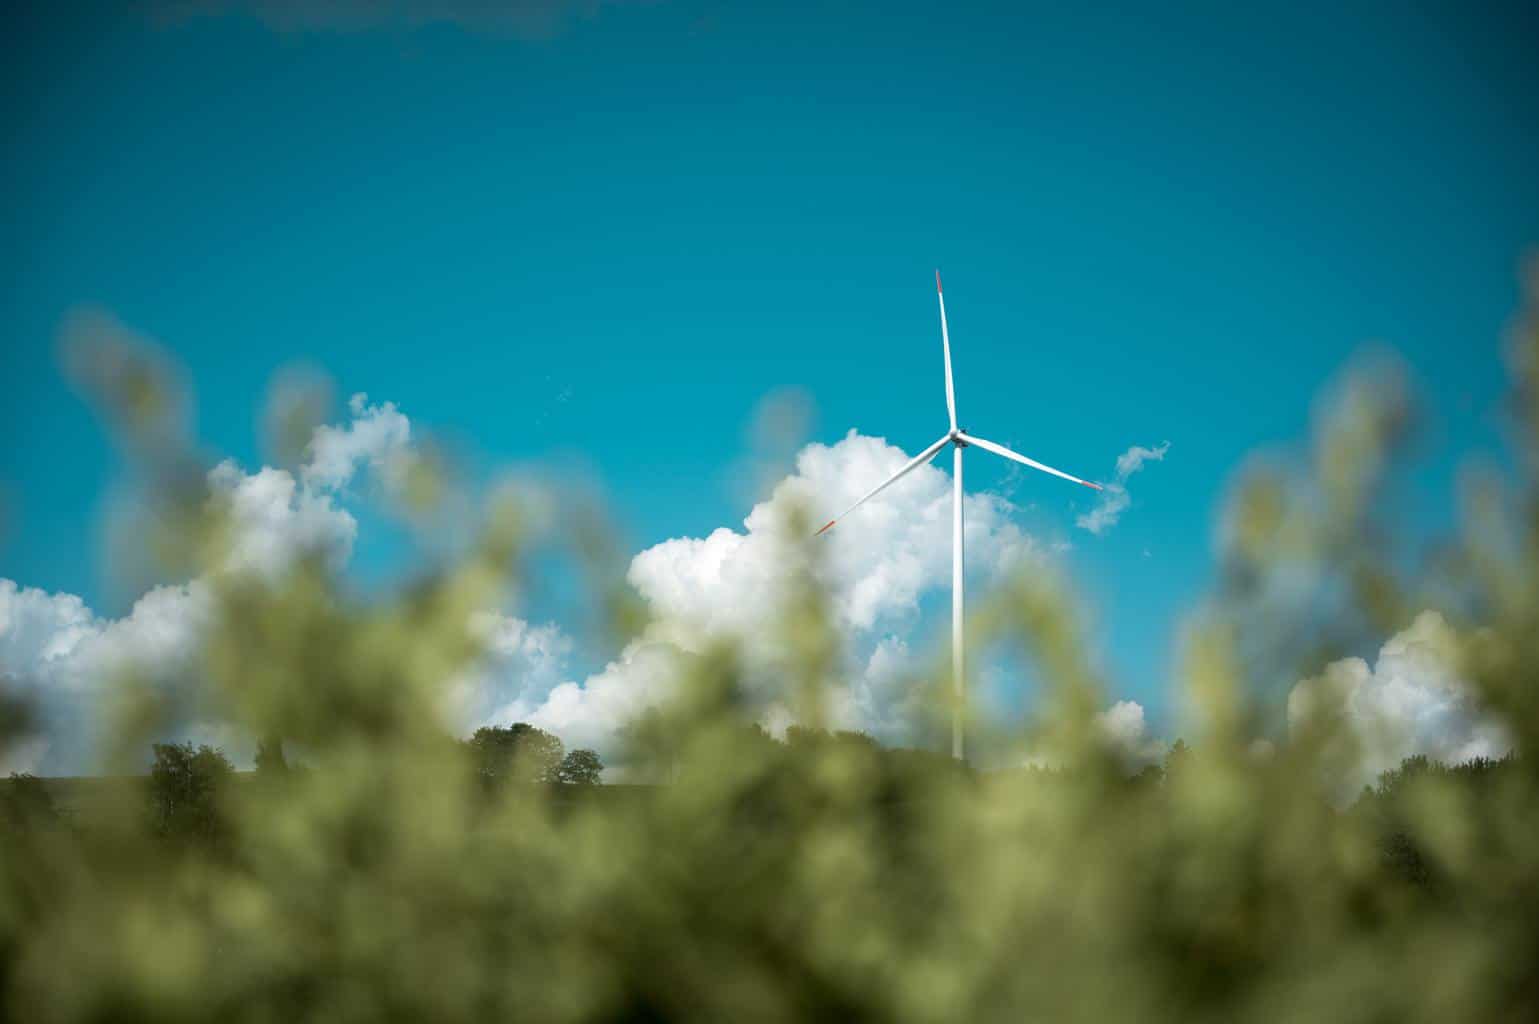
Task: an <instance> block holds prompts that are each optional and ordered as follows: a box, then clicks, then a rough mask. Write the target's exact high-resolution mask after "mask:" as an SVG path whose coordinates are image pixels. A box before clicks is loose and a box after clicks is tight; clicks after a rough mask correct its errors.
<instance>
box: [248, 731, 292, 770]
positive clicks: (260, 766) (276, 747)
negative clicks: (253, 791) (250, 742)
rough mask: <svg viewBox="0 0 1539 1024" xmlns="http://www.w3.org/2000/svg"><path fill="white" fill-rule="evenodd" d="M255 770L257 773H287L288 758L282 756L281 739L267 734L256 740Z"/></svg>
mask: <svg viewBox="0 0 1539 1024" xmlns="http://www.w3.org/2000/svg"><path fill="white" fill-rule="evenodd" d="M256 770H257V774H258V775H267V776H283V775H287V774H288V773H289V762H288V758H286V757H284V756H283V740H282V738H280V737H278V736H269V737H267V738H266V739H263V740H259V741H258V742H257V751H256Z"/></svg>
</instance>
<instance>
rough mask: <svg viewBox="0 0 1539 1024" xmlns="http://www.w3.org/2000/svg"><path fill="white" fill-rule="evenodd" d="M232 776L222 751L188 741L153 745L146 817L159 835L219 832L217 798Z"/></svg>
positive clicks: (220, 820)
mask: <svg viewBox="0 0 1539 1024" xmlns="http://www.w3.org/2000/svg"><path fill="white" fill-rule="evenodd" d="M234 775H235V766H234V765H232V764H231V763H230V759H229V758H227V757H225V756H224V752H223V751H221V750H216V749H215V748H213V747H210V746H207V745H204V746H200V747H198V748H196V749H194V748H193V745H192V744H191V743H157V744H155V763H154V765H153V766H151V768H150V816H151V823H152V825H153V827H154V829H155V831H156V832H158V833H159V834H161V835H163V836H179V837H185V838H193V839H202V840H212V839H217V838H219V837H220V836H221V835H222V833H223V824H224V823H223V818H222V816H221V814H220V806H219V805H220V801H221V800H222V798H223V795H224V792H225V790H226V788H227V787H228V785H229V782H230V780H231V779H232V778H233V777H234Z"/></svg>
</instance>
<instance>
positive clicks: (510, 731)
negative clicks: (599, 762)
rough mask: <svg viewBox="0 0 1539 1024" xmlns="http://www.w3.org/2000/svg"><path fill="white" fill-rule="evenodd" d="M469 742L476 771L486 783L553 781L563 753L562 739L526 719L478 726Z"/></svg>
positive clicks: (557, 772) (558, 769) (557, 774)
mask: <svg viewBox="0 0 1539 1024" xmlns="http://www.w3.org/2000/svg"><path fill="white" fill-rule="evenodd" d="M468 745H469V747H470V753H471V757H472V758H473V759H474V762H475V769H476V774H477V775H479V776H480V777H481V778H482V779H483V780H484V781H486V782H488V783H498V782H556V781H558V780H559V778H560V772H561V759H562V757H563V755H564V754H565V752H566V748H565V746H564V745H563V744H562V742H561V740H559V739H557V738H556V737H555V736H552V735H551V734H550V733H548V732H546V731H545V730H544V729H539V728H536V727H535V726H532V725H530V724H528V723H527V722H515V723H514V724H513V725H506V726H504V725H492V726H485V727H483V728H480V729H477V730H476V731H475V734H474V735H472V736H471V737H470V741H469V744H468Z"/></svg>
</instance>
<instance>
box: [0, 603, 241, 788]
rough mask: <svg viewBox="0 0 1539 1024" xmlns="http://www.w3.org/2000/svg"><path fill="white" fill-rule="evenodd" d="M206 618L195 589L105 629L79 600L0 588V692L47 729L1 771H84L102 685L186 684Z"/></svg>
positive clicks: (106, 623) (138, 608)
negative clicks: (134, 680) (125, 678)
mask: <svg viewBox="0 0 1539 1024" xmlns="http://www.w3.org/2000/svg"><path fill="white" fill-rule="evenodd" d="M209 609H210V599H209V594H208V590H207V587H206V585H205V584H203V583H202V582H199V581H193V582H191V583H187V584H182V585H179V586H163V587H156V588H155V589H153V590H151V591H149V592H148V593H146V594H145V595H144V596H143V597H141V598H140V599H139V600H138V601H137V602H135V604H134V606H133V608H132V609H131V610H130V611H129V613H128V614H127V615H125V616H124V617H122V618H120V619H102V618H100V617H98V616H97V615H96V614H95V613H94V612H92V611H91V609H90V608H88V607H87V606H86V604H85V602H84V601H82V600H81V599H80V598H78V597H76V596H75V595H73V594H49V593H46V592H44V591H42V590H38V589H36V588H33V587H26V588H23V587H20V586H18V585H17V584H16V583H15V582H13V581H11V580H7V579H0V685H3V686H4V687H5V689H6V690H7V691H8V692H10V693H12V694H15V695H19V696H22V697H24V698H27V699H28V700H29V701H30V702H31V703H32V705H33V706H34V708H36V709H37V711H38V713H39V716H40V719H41V722H40V724H41V727H42V728H41V729H40V735H39V736H38V738H37V739H36V740H35V741H33V742H31V743H28V744H24V745H23V746H22V747H21V748H19V749H17V750H15V751H12V752H10V755H9V757H8V758H7V759H5V760H6V763H4V764H0V771H31V772H39V773H45V774H66V773H76V772H80V771H83V770H85V769H86V768H87V767H88V766H89V757H90V753H91V750H92V748H93V746H94V743H95V739H96V728H97V726H98V725H99V718H100V714H101V711H102V706H101V705H102V697H103V690H102V687H103V684H104V682H105V681H106V680H108V679H111V678H114V677H115V676H117V675H118V674H120V673H123V672H127V671H136V672H142V673H146V674H147V675H150V676H152V677H153V678H154V679H155V680H157V681H160V682H162V683H164V684H166V685H172V684H175V683H176V682H178V681H182V680H184V679H185V678H186V676H187V674H188V673H189V672H190V671H191V669H192V666H193V659H194V656H195V653H196V650H197V643H198V638H199V636H200V635H201V633H202V631H203V629H204V627H205V625H206V623H207V621H208V614H209Z"/></svg>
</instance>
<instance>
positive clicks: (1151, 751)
mask: <svg viewBox="0 0 1539 1024" xmlns="http://www.w3.org/2000/svg"><path fill="white" fill-rule="evenodd" d="M1095 721H1096V726H1097V728H1099V729H1100V730H1101V734H1102V735H1103V736H1104V737H1105V738H1106V739H1107V741H1108V742H1110V743H1111V744H1112V747H1113V749H1115V750H1116V751H1117V752H1118V753H1119V754H1121V755H1122V757H1123V760H1125V761H1126V762H1127V763H1128V764H1129V765H1130V766H1131V767H1142V766H1144V765H1146V764H1154V763H1155V762H1157V761H1159V760H1160V759H1161V758H1163V757H1164V756H1165V744H1164V742H1163V741H1162V740H1160V739H1158V738H1156V737H1153V736H1150V735H1149V726H1148V723H1147V722H1146V721H1145V720H1144V708H1143V705H1142V704H1139V703H1138V702H1137V701H1131V700H1119V701H1118V702H1117V703H1115V704H1113V705H1112V706H1111V707H1109V708H1107V709H1106V710H1105V711H1101V712H1098V713H1097V714H1096V716H1095Z"/></svg>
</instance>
